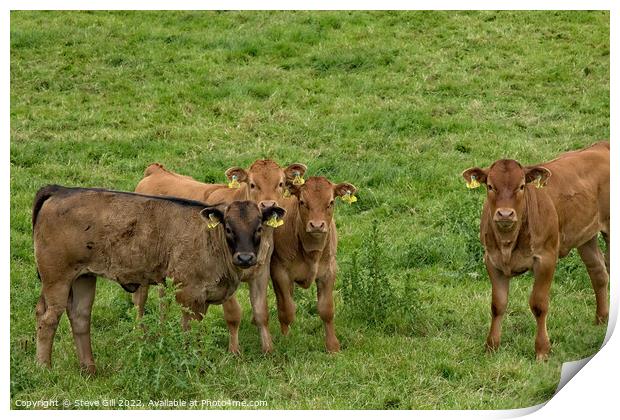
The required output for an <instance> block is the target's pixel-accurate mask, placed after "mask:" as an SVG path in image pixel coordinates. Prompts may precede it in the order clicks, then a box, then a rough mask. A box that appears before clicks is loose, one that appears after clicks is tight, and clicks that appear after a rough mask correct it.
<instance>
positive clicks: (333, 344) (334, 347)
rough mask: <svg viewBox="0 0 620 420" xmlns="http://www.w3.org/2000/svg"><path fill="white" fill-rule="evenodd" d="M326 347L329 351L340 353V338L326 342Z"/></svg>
mask: <svg viewBox="0 0 620 420" xmlns="http://www.w3.org/2000/svg"><path fill="white" fill-rule="evenodd" d="M325 348H326V349H327V352H328V353H338V352H339V351H340V343H339V342H338V340H332V341H329V342H327V343H325Z"/></svg>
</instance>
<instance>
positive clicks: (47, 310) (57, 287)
mask: <svg viewBox="0 0 620 420" xmlns="http://www.w3.org/2000/svg"><path fill="white" fill-rule="evenodd" d="M40 275H41V282H42V285H43V287H42V290H41V297H40V298H39V302H38V303H37V307H36V317H37V361H38V362H39V363H40V364H42V365H44V366H47V367H51V365H52V344H53V341H54V335H55V334H56V329H57V328H58V321H60V317H61V316H62V313H63V312H64V311H65V309H66V308H67V301H68V299H69V289H70V283H71V281H70V279H69V278H68V277H67V276H66V275H64V274H60V275H59V274H47V273H40Z"/></svg>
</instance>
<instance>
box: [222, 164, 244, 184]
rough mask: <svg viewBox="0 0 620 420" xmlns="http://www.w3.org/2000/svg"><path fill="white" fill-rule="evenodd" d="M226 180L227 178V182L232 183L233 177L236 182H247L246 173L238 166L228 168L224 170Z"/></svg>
mask: <svg viewBox="0 0 620 420" xmlns="http://www.w3.org/2000/svg"><path fill="white" fill-rule="evenodd" d="M225 174H226V178H228V180H229V181H232V179H233V176H236V177H237V178H236V180H237V181H238V182H247V180H248V173H247V171H246V170H245V169H243V168H240V167H238V166H233V167H232V168H228V169H226V172H225Z"/></svg>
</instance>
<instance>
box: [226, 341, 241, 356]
mask: <svg viewBox="0 0 620 420" xmlns="http://www.w3.org/2000/svg"><path fill="white" fill-rule="evenodd" d="M228 351H229V352H231V353H232V354H234V355H235V356H239V355H240V354H241V350H239V346H238V345H232V344H230V345H229V346H228Z"/></svg>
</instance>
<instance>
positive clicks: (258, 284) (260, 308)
mask: <svg viewBox="0 0 620 420" xmlns="http://www.w3.org/2000/svg"><path fill="white" fill-rule="evenodd" d="M264 271H265V272H264V273H261V274H260V275H258V276H256V277H254V278H253V279H252V281H250V284H249V286H250V303H251V304H252V318H253V322H254V324H255V325H256V326H257V327H258V330H259V332H260V341H261V348H262V350H263V353H269V352H271V351H272V350H273V345H272V342H271V334H270V333H269V309H268V308H267V283H268V281H269V270H264Z"/></svg>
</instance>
